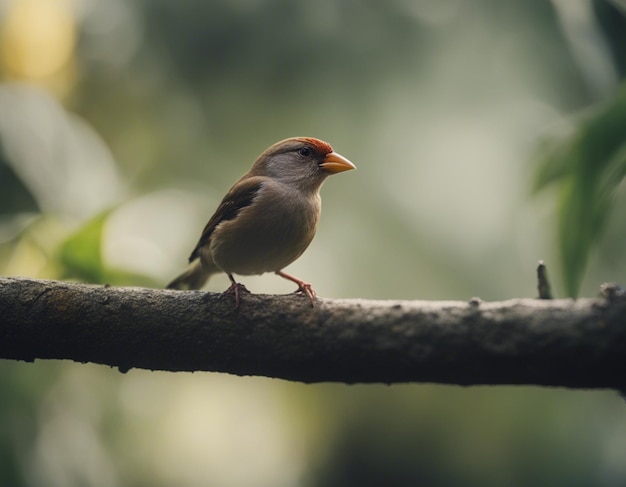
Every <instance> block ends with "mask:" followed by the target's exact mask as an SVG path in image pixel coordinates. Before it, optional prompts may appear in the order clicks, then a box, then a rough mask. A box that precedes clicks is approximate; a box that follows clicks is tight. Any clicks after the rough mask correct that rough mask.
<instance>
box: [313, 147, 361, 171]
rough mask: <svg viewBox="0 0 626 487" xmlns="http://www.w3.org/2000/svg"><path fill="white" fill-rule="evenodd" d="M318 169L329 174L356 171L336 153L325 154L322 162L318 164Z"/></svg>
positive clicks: (354, 167)
mask: <svg viewBox="0 0 626 487" xmlns="http://www.w3.org/2000/svg"><path fill="white" fill-rule="evenodd" d="M320 167H321V168H322V169H324V170H325V171H328V172H329V173H331V174H335V173H338V172H343V171H349V170H350V169H356V166H355V165H354V164H352V163H351V162H350V161H349V160H348V159H346V158H345V157H343V156H342V155H341V154H337V153H336V152H329V153H328V154H326V157H325V158H324V162H322V163H321V164H320Z"/></svg>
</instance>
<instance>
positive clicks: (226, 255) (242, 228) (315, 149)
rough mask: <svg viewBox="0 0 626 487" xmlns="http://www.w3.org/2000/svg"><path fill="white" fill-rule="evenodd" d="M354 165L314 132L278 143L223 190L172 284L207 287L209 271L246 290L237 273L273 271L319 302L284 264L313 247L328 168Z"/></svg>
mask: <svg viewBox="0 0 626 487" xmlns="http://www.w3.org/2000/svg"><path fill="white" fill-rule="evenodd" d="M351 169H356V166H355V165H354V164H353V163H352V162H350V161H349V160H348V159H347V158H345V157H344V156H342V155H340V154H338V153H337V152H335V151H334V150H333V148H332V147H331V145H330V144H329V143H327V142H324V141H322V140H319V139H316V138H313V137H291V138H288V139H284V140H281V141H279V142H276V143H275V144H273V145H272V146H270V147H269V148H268V149H266V150H265V151H264V152H263V153H262V154H261V155H259V156H258V157H257V159H256V160H255V162H254V164H253V165H252V167H251V168H250V170H249V171H248V172H247V173H245V174H244V175H243V176H242V177H241V178H240V179H239V180H238V181H237V182H236V183H235V184H234V185H233V186H232V187H231V188H230V190H229V191H228V192H227V193H226V196H224V198H223V199H222V201H221V203H220V204H219V205H218V207H217V209H216V210H215V213H214V214H213V216H212V217H211V218H210V219H209V221H208V223H207V224H206V226H205V227H204V230H203V231H202V234H201V236H200V239H199V240H198V243H197V244H196V246H195V248H194V249H193V251H192V252H191V256H190V257H189V264H190V265H189V268H188V269H187V271H185V272H184V273H182V274H181V275H180V276H178V277H177V278H176V279H174V280H173V281H172V282H170V283H169V284H168V285H167V288H168V289H180V290H194V289H200V288H202V287H203V286H204V285H205V283H206V282H207V280H208V279H209V277H210V276H211V275H213V274H217V273H220V272H224V273H226V275H227V276H228V279H229V280H230V282H231V285H230V287H229V288H228V289H227V290H226V291H224V293H234V295H235V305H236V307H239V300H240V293H241V292H249V291H248V290H247V289H246V288H245V286H243V285H242V284H240V283H238V282H237V281H236V280H235V278H234V275H240V276H247V275H259V274H264V273H267V272H273V273H275V274H277V275H279V276H281V277H283V278H285V279H288V280H290V281H292V282H294V283H295V284H297V285H298V289H297V290H296V291H295V292H301V293H304V294H306V295H307V296H308V297H309V299H310V301H311V305H312V306H315V296H316V294H315V291H314V290H313V288H312V287H311V284H308V283H306V282H304V281H302V280H300V279H298V278H296V277H294V276H292V275H290V274H287V273H286V272H284V271H283V269H284V268H285V267H287V266H288V265H289V264H291V263H292V262H294V261H295V260H296V259H297V258H298V257H300V256H301V255H302V253H303V252H304V251H305V250H306V248H307V247H308V246H309V244H310V243H311V241H312V240H313V237H314V236H315V232H316V230H317V224H318V221H319V217H320V211H321V198H320V188H321V186H322V183H323V182H324V181H325V180H326V178H327V177H328V176H330V175H333V174H337V173H340V172H344V171H349V170H351Z"/></svg>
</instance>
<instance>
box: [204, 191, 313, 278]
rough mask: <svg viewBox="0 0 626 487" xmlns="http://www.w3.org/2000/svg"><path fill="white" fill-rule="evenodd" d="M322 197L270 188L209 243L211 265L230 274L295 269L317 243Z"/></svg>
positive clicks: (219, 228) (220, 226) (260, 194)
mask: <svg viewBox="0 0 626 487" xmlns="http://www.w3.org/2000/svg"><path fill="white" fill-rule="evenodd" d="M320 208H321V201H320V197H319V194H317V193H315V194H311V195H308V196H304V195H303V194H302V193H301V192H300V191H295V190H290V189H289V188H283V187H280V186H279V185H267V186H264V187H262V188H261V190H259V192H258V194H257V196H256V197H255V199H254V201H253V203H252V204H251V205H249V206H247V207H245V208H243V209H242V210H241V211H240V212H239V214H238V215H237V216H236V217H235V218H234V219H232V220H228V221H225V222H222V223H220V224H219V225H218V226H217V227H216V229H215V231H214V234H213V235H212V237H211V244H210V252H211V256H212V258H213V261H214V262H215V263H216V264H217V266H218V267H220V268H221V269H222V270H223V271H224V272H227V273H230V274H241V275H250V274H263V273H264V272H276V271H279V270H281V269H283V268H284V267H286V266H288V265H289V264H291V263H292V262H293V261H294V260H296V259H297V258H298V257H300V255H301V254H302V252H304V251H305V250H306V248H307V247H308V246H309V244H310V243H311V240H313V237H314V236H315V231H316V229H317V222H318V220H319V214H320Z"/></svg>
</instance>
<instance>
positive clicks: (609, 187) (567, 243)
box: [535, 85, 626, 297]
mask: <svg viewBox="0 0 626 487" xmlns="http://www.w3.org/2000/svg"><path fill="white" fill-rule="evenodd" d="M589 111H590V112H591V113H587V114H586V115H584V116H583V117H582V118H583V120H582V121H580V122H578V123H577V124H576V126H575V128H574V129H573V130H572V133H570V134H568V135H566V136H563V137H559V138H554V139H552V140H550V141H548V142H547V143H546V144H544V146H543V147H542V149H541V155H540V161H539V170H538V171H537V175H536V180H535V189H536V190H541V189H544V188H545V187H547V186H550V185H557V186H558V192H559V204H558V219H559V224H558V233H559V248H560V253H559V255H560V256H561V266H562V270H563V275H564V281H565V289H566V291H567V294H568V296H571V297H576V296H577V295H578V292H579V289H580V285H581V282H582V279H583V276H584V272H585V269H586V266H587V262H588V261H589V256H590V254H591V252H592V250H593V249H594V247H595V246H596V245H597V243H598V241H599V240H600V239H601V237H602V231H603V229H604V226H605V223H606V221H607V218H608V216H609V215H610V213H611V209H612V202H613V196H614V193H615V191H616V190H617V188H618V187H619V185H620V184H621V183H622V181H623V179H624V176H626V85H624V86H622V88H621V89H620V90H619V92H618V93H617V95H616V96H615V97H614V98H613V99H611V100H609V101H606V102H603V103H602V104H601V106H599V107H594V108H593V109H590V110H589Z"/></svg>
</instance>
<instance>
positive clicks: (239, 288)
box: [222, 282, 251, 308]
mask: <svg viewBox="0 0 626 487" xmlns="http://www.w3.org/2000/svg"><path fill="white" fill-rule="evenodd" d="M222 294H234V295H235V308H239V296H240V295H241V294H251V293H250V291H248V289H247V288H246V286H244V285H243V284H240V283H238V282H233V283H232V284H231V285H230V287H229V288H228V289H227V290H226V291H224V292H223V293H222Z"/></svg>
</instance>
